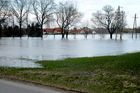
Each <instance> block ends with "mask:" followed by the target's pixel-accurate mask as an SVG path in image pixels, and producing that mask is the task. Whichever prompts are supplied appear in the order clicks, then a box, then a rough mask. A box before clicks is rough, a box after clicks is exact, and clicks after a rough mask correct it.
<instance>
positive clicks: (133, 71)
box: [0, 53, 140, 93]
mask: <svg viewBox="0 0 140 93" xmlns="http://www.w3.org/2000/svg"><path fill="white" fill-rule="evenodd" d="M39 63H40V64H42V66H43V68H38V69H16V68H0V76H1V77H8V78H14V79H21V80H29V81H35V82H38V83H41V84H45V85H51V86H56V87H60V88H65V89H72V90H78V91H81V92H88V93H140V53H132V54H124V55H118V56H104V57H90V58H72V59H71V58H69V59H65V60H56V61H40V62H39Z"/></svg>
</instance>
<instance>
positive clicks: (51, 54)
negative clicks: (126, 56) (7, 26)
mask: <svg viewBox="0 0 140 93" xmlns="http://www.w3.org/2000/svg"><path fill="white" fill-rule="evenodd" d="M108 37H109V36H108V35H104V36H100V35H95V36H92V35H89V36H88V37H87V39H85V38H84V36H83V35H77V36H76V37H74V36H73V35H71V36H69V39H68V40H61V36H55V39H54V36H53V35H52V36H44V39H43V40H41V39H40V38H28V37H23V38H22V39H20V38H14V39H13V38H2V39H0V66H11V67H39V65H38V64H35V63H34V62H35V61H37V60H54V59H63V58H67V57H91V56H104V55H116V54H122V53H127V52H135V51H140V47H139V45H140V40H139V39H131V35H130V34H125V35H124V36H123V37H124V38H123V40H122V41H120V40H118V41H116V40H110V39H109V38H108ZM75 38H76V39H75Z"/></svg>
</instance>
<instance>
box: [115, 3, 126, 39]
mask: <svg viewBox="0 0 140 93" xmlns="http://www.w3.org/2000/svg"><path fill="white" fill-rule="evenodd" d="M115 16H116V17H115V18H116V20H117V21H116V26H117V30H116V39H117V34H118V33H119V34H120V40H122V33H123V28H124V27H125V26H126V25H127V24H126V19H125V18H126V15H125V12H124V11H121V10H120V6H118V9H117V11H116V15H115Z"/></svg>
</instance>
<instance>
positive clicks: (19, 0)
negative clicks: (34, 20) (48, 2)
mask: <svg viewBox="0 0 140 93" xmlns="http://www.w3.org/2000/svg"><path fill="white" fill-rule="evenodd" d="M30 4H31V3H30V0H14V1H13V2H11V6H12V12H13V15H14V16H15V18H16V20H17V22H18V24H19V30H20V37H21V36H22V26H23V23H24V22H25V21H26V19H27V16H28V14H29V10H30Z"/></svg>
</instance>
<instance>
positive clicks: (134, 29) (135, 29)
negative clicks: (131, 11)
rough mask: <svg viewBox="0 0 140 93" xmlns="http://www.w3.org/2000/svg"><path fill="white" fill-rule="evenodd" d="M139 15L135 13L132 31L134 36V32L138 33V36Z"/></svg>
mask: <svg viewBox="0 0 140 93" xmlns="http://www.w3.org/2000/svg"><path fill="white" fill-rule="evenodd" d="M137 18H138V17H137V15H136V14H135V16H134V23H133V31H132V38H133V37H134V33H135V35H136V38H137Z"/></svg>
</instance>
